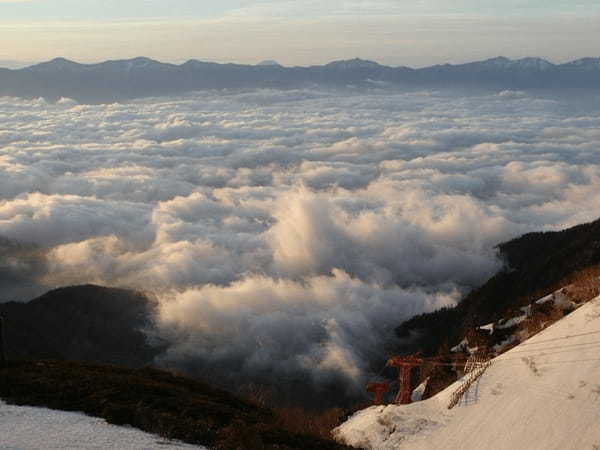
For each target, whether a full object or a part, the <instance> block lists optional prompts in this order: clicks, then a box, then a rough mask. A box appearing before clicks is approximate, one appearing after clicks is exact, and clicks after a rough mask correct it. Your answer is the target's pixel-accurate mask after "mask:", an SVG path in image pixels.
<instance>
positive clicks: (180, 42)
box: [0, 0, 600, 67]
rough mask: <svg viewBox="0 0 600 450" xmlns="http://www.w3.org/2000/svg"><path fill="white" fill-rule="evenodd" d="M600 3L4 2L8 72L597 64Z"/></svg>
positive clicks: (0, 34)
mask: <svg viewBox="0 0 600 450" xmlns="http://www.w3.org/2000/svg"><path fill="white" fill-rule="evenodd" d="M598 41H600V3H599V2H597V1H596V0H580V1H563V0H529V1H526V0H452V1H450V0H412V1H407V0H365V1H361V0H327V1H322V0H321V1H317V0H294V1H287V0H277V1H273V0H204V1H195V0H169V1H168V2H165V1H159V0H127V1H117V0H0V63H4V65H5V66H7V65H11V64H12V65H14V64H16V63H17V62H22V63H28V62H34V61H43V60H49V59H52V58H54V57H57V56H63V57H67V58H70V59H74V60H76V61H79V62H94V61H100V60H106V59H117V58H130V57H136V56H147V57H151V58H156V59H159V60H162V61H169V62H183V61H185V60H187V59H192V58H193V59H200V60H208V61H221V62H240V63H248V64H252V63H257V62H259V61H261V60H264V59H275V60H277V61H278V62H280V63H281V64H284V65H310V64H322V63H326V62H329V61H332V60H336V59H346V58H354V57H361V58H365V59H372V60H375V61H378V62H380V63H383V64H388V65H393V66H399V65H408V66H413V67H418V66H426V65H430V64H436V63H445V62H455V63H456V62H465V61H471V60H475V59H483V58H487V57H494V56H498V55H504V56H508V57H524V56H540V57H545V58H547V59H550V60H552V61H555V62H561V61H568V60H572V59H577V58H579V57H584V56H598V55H597V47H596V45H595V43H596V42H598Z"/></svg>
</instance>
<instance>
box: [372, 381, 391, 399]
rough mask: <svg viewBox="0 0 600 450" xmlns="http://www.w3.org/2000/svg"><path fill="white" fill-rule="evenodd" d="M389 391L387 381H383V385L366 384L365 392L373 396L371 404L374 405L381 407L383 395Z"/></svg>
mask: <svg viewBox="0 0 600 450" xmlns="http://www.w3.org/2000/svg"><path fill="white" fill-rule="evenodd" d="M389 390H390V383H389V381H385V382H383V383H369V384H367V392H370V393H371V394H373V397H374V398H373V404H374V405H382V404H383V395H384V394H385V393H386V392H387V391H389Z"/></svg>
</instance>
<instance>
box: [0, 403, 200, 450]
mask: <svg viewBox="0 0 600 450" xmlns="http://www.w3.org/2000/svg"><path fill="white" fill-rule="evenodd" d="M0 448H1V449H13V450H16V449H88V448H95V449H118V450H127V449H138V450H139V449H157V448H164V449H200V450H202V449H204V450H206V449H205V447H197V446H193V445H187V444H185V443H182V442H177V441H169V440H167V439H163V438H161V437H160V436H155V435H152V434H148V433H144V432H143V431H140V430H136V429H134V428H127V427H119V426H115V425H110V424H108V423H106V422H105V421H104V420H103V419H98V418H95V417H89V416H86V415H84V414H81V413H72V412H64V411H55V410H51V409H45V408H31V407H25V406H12V405H7V404H6V403H4V402H0Z"/></svg>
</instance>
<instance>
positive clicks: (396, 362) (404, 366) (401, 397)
mask: <svg viewBox="0 0 600 450" xmlns="http://www.w3.org/2000/svg"><path fill="white" fill-rule="evenodd" d="M421 364H423V360H422V359H421V358H417V357H416V356H414V355H411V356H394V357H393V358H391V359H390V360H389V361H388V362H387V364H386V365H387V366H391V367H396V368H397V369H398V384H399V386H400V388H399V389H398V395H396V398H395V399H394V402H395V403H396V404H398V405H408V404H409V403H411V402H412V401H411V398H410V394H411V393H412V389H411V383H410V374H411V372H412V369H413V368H414V367H418V366H420V365H421Z"/></svg>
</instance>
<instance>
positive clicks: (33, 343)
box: [0, 285, 160, 367]
mask: <svg viewBox="0 0 600 450" xmlns="http://www.w3.org/2000/svg"><path fill="white" fill-rule="evenodd" d="M154 307H155V303H154V302H153V301H152V300H151V299H149V298H148V297H146V296H145V295H143V294H141V293H138V292H133V291H127V290H124V289H115V288H105V287H100V286H93V285H86V286H72V287H66V288H61V289H55V290H53V291H50V292H48V293H46V294H44V295H42V296H40V297H38V298H36V299H34V300H32V301H30V302H28V303H15V302H11V303H4V304H0V314H1V315H3V316H4V319H5V320H4V335H5V341H6V352H7V357H8V358H9V359H17V358H60V359H68V360H77V361H88V362H97V363H104V364H117V365H123V366H127V367H141V366H144V365H147V364H150V363H151V362H152V361H153V359H154V357H155V356H156V355H157V354H158V353H159V351H160V347H159V346H158V347H154V346H152V345H150V343H149V342H148V341H147V337H146V335H145V334H144V333H143V332H142V328H144V327H146V326H148V325H149V323H150V321H151V316H152V312H153V310H154Z"/></svg>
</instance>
